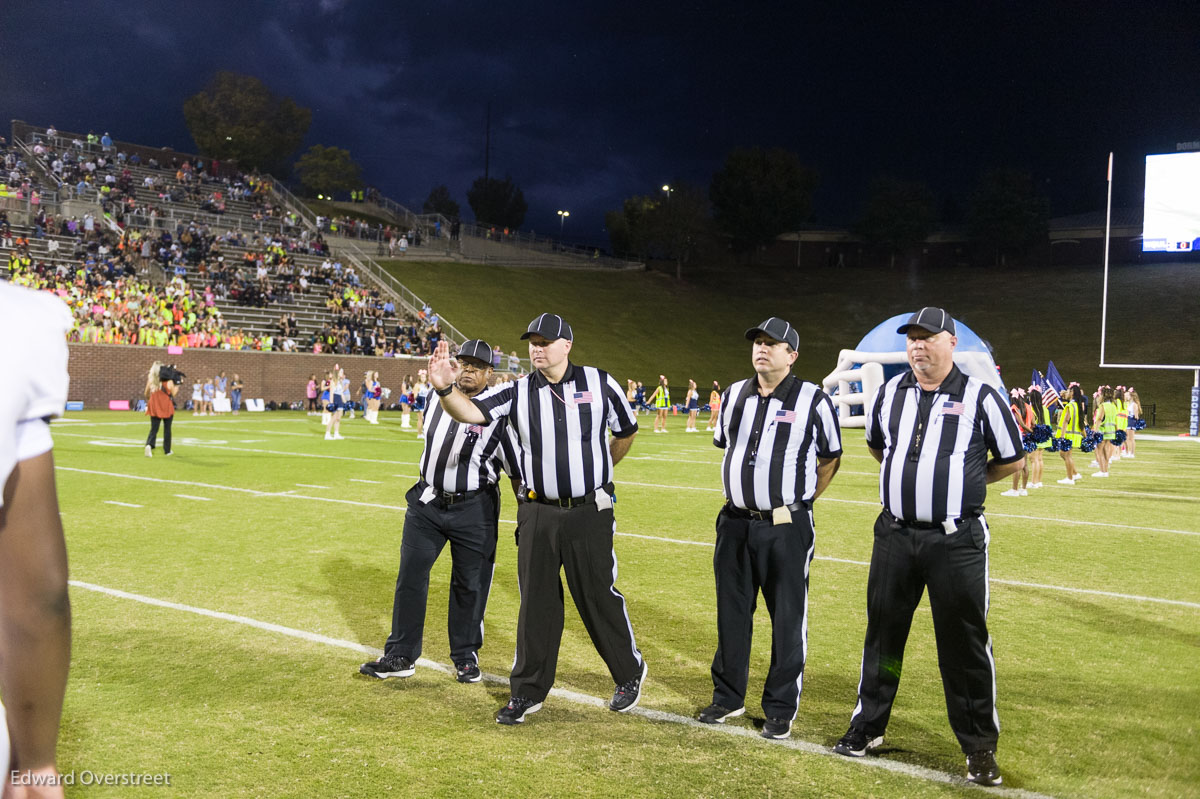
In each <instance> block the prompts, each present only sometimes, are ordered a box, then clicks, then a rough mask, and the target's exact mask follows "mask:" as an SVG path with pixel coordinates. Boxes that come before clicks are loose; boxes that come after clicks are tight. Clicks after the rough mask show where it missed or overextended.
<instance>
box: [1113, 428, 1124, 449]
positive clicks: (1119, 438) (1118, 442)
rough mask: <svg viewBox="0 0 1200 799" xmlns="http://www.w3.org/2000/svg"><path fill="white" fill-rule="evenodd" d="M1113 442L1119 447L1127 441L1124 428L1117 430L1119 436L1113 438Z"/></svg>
mask: <svg viewBox="0 0 1200 799" xmlns="http://www.w3.org/2000/svg"><path fill="white" fill-rule="evenodd" d="M1113 443H1114V444H1116V445H1117V446H1118V447H1119V446H1121V445H1122V444H1124V443H1125V431H1124V430H1118V431H1117V437H1116V438H1114V439H1113Z"/></svg>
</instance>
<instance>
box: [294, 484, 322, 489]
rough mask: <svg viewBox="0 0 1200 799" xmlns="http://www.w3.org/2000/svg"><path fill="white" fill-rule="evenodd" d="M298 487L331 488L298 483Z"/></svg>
mask: <svg viewBox="0 0 1200 799" xmlns="http://www.w3.org/2000/svg"><path fill="white" fill-rule="evenodd" d="M296 485H297V487H299V488H329V486H318V485H313V484H312V483H296Z"/></svg>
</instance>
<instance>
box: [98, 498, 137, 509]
mask: <svg viewBox="0 0 1200 799" xmlns="http://www.w3.org/2000/svg"><path fill="white" fill-rule="evenodd" d="M104 504H105V505H120V506H121V507H122V508H140V507H142V506H141V505H134V504H133V503H132V502H117V501H116V500H115V499H106V500H104Z"/></svg>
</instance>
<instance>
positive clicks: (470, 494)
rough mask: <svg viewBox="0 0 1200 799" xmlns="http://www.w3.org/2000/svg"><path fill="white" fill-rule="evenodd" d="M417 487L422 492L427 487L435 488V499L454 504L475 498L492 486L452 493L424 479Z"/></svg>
mask: <svg viewBox="0 0 1200 799" xmlns="http://www.w3.org/2000/svg"><path fill="white" fill-rule="evenodd" d="M417 487H418V488H420V489H421V491H422V492H424V491H425V489H427V488H433V499H434V501H437V502H440V503H441V504H442V505H445V506H449V505H453V504H455V503H456V502H466V501H467V500H468V499H474V498H475V497H477V496H479V495H480V494H482V493H484V492H485V491H488V490H489V489H490V488H491V486H488V487H487V488H477V489H475V490H474V491H463V492H461V493H459V494H450V493H448V492H446V491H439V490H438V489H437V488H435V487H434V486H431V485H430V484H429V483H426V482H425V481H424V480H422V481H421V482H420V483H419V484H418V486H417Z"/></svg>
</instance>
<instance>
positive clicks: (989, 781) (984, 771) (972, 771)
mask: <svg viewBox="0 0 1200 799" xmlns="http://www.w3.org/2000/svg"><path fill="white" fill-rule="evenodd" d="M967 782H973V783H975V784H976V785H999V784H1000V783H1002V782H1004V779H1003V778H1002V777H1001V776H1000V767H999V766H997V765H996V753H995V752H994V751H993V750H991V749H980V750H979V751H978V752H972V753H971V754H969V755H967Z"/></svg>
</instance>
